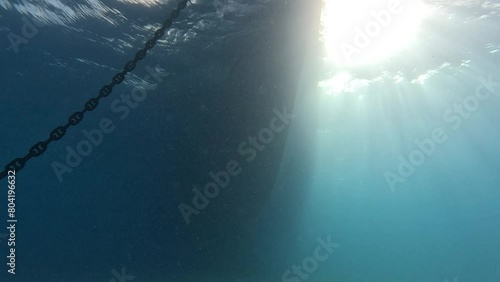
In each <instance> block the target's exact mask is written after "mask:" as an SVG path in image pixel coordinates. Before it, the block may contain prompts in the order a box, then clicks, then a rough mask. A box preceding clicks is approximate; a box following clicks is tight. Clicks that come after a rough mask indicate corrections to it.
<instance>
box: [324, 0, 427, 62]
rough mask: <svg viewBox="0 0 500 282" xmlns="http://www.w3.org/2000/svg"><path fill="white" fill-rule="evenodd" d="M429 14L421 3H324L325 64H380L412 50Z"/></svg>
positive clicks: (391, 0)
mask: <svg viewBox="0 0 500 282" xmlns="http://www.w3.org/2000/svg"><path fill="white" fill-rule="evenodd" d="M426 13H427V11H426V6H425V5H424V4H423V3H422V1H421V0H324V8H323V12H322V15H321V23H322V40H323V42H324V46H325V49H326V58H325V60H327V61H328V62H329V63H332V64H334V65H337V66H342V65H344V66H346V65H347V66H353V65H367V64H373V63H377V62H380V61H382V60H384V59H386V58H388V57H389V56H391V55H392V54H394V53H396V52H398V51H400V50H401V49H402V48H406V47H409V46H411V43H412V42H414V41H415V39H416V35H417V32H418V29H419V25H420V23H421V21H422V19H423V18H424V16H425V15H426Z"/></svg>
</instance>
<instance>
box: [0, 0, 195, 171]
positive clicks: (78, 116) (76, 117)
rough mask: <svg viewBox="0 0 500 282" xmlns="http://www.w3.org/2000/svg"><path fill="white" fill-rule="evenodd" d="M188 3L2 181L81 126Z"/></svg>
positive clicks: (185, 0) (9, 167) (8, 167)
mask: <svg viewBox="0 0 500 282" xmlns="http://www.w3.org/2000/svg"><path fill="white" fill-rule="evenodd" d="M188 2H189V0H182V1H181V2H180V3H179V4H178V5H177V8H176V9H175V10H173V11H172V13H171V14H170V18H169V19H167V20H165V21H164V22H163V25H162V27H160V28H159V29H157V30H156V32H155V33H154V36H153V37H152V38H151V39H149V40H148V41H147V42H146V43H145V44H144V48H142V49H141V50H139V51H138V52H137V53H136V54H135V58H134V59H133V60H132V61H129V62H127V63H126V64H125V66H124V67H123V71H122V72H119V73H117V74H115V76H114V77H113V79H112V80H111V83H110V84H108V85H105V86H103V87H102V88H101V89H100V90H99V95H97V96H96V97H94V98H91V99H89V100H88V101H87V102H85V105H84V108H83V110H82V111H80V112H75V113H73V114H72V115H71V116H70V117H69V118H68V122H67V123H66V124H65V125H63V126H59V127H56V128H55V129H54V130H52V132H51V133H50V136H49V139H47V140H45V141H41V142H38V143H36V144H35V145H33V146H32V147H31V148H30V149H29V151H28V154H27V155H26V156H24V157H22V158H16V159H14V160H13V161H11V162H10V163H9V164H7V165H6V166H5V170H3V171H2V172H0V179H2V178H4V177H6V176H7V174H8V171H9V170H15V171H16V172H17V171H19V170H21V169H23V168H24V165H25V164H26V162H27V161H28V160H30V159H31V158H36V157H38V156H40V155H42V154H43V153H44V152H45V151H46V150H47V147H48V145H49V144H50V143H52V142H54V141H57V140H60V139H61V138H63V137H64V135H66V132H67V129H68V128H69V127H71V126H75V125H77V124H79V123H80V122H81V121H82V120H83V118H84V116H85V113H86V112H91V111H93V110H95V108H97V106H98V105H99V100H100V99H101V98H104V97H107V96H109V94H111V92H112V91H113V87H114V86H115V85H117V84H120V83H122V82H123V80H124V79H125V76H126V75H127V73H129V72H131V71H133V70H134V69H135V67H136V65H137V62H139V61H140V60H142V59H144V57H146V53H147V51H148V50H150V49H152V48H153V47H154V46H155V45H156V42H157V41H158V39H160V38H161V37H162V36H163V35H164V34H165V30H166V29H167V28H169V27H170V26H172V23H173V21H174V20H175V19H176V18H178V17H179V14H180V12H181V10H183V9H184V8H186V7H187V3H188Z"/></svg>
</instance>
